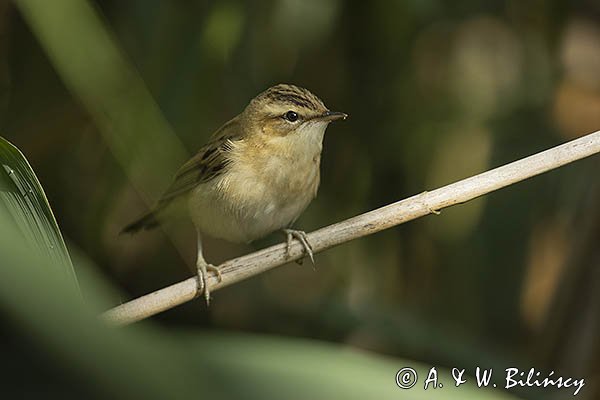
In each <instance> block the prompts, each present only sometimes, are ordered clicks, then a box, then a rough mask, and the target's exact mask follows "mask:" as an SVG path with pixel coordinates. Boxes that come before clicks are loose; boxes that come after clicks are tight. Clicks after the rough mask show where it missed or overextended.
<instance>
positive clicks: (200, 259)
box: [196, 231, 223, 305]
mask: <svg viewBox="0 0 600 400" xmlns="http://www.w3.org/2000/svg"><path fill="white" fill-rule="evenodd" d="M197 232H198V255H197V258H196V268H197V269H198V287H199V288H200V291H202V292H203V293H204V299H205V300H206V305H209V303H210V291H209V290H208V282H207V277H208V271H209V270H210V271H212V272H214V273H215V274H216V275H217V279H218V280H219V282H221V281H222V280H223V277H222V276H221V271H219V269H218V268H217V267H215V266H214V265H212V264H209V263H207V262H206V260H205V259H204V255H203V254H202V236H201V235H200V231H197Z"/></svg>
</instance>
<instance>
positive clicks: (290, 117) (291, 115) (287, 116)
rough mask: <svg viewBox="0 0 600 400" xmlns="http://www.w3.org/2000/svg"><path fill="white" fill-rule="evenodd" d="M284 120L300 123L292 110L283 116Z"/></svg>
mask: <svg viewBox="0 0 600 400" xmlns="http://www.w3.org/2000/svg"><path fill="white" fill-rule="evenodd" d="M283 118H285V119H287V120H288V121H290V122H296V121H298V114H297V113H295V112H294V111H291V110H290V111H288V112H286V113H285V114H284V115H283Z"/></svg>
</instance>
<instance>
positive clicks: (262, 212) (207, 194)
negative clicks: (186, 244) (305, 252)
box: [190, 141, 321, 242]
mask: <svg viewBox="0 0 600 400" xmlns="http://www.w3.org/2000/svg"><path fill="white" fill-rule="evenodd" d="M320 155H321V148H320V146H318V148H314V149H308V151H307V149H301V148H298V147H294V146H291V147H290V145H289V143H286V142H285V141H279V142H278V141H276V142H274V143H266V144H265V143H263V144H262V145H260V146H253V147H251V148H248V147H243V146H241V147H240V148H236V149H234V150H233V151H232V157H231V163H230V165H229V167H228V171H227V172H226V173H224V174H222V175H221V176H220V177H219V179H216V180H215V181H214V182H211V183H209V184H206V185H201V186H200V187H199V188H198V189H196V191H195V192H194V194H192V197H191V200H190V207H191V212H192V218H193V219H194V223H195V224H196V226H198V227H199V228H200V230H201V231H203V232H205V233H208V234H209V235H211V236H215V237H218V238H222V239H225V240H228V241H233V242H249V241H252V240H255V239H258V238H260V237H262V236H265V235H267V234H269V233H271V232H273V231H276V230H279V229H282V228H286V227H288V226H290V225H291V224H292V223H293V222H294V221H295V220H296V219H297V218H298V216H299V215H300V214H301V213H302V211H304V209H305V208H306V207H307V206H308V204H309V203H310V202H311V200H312V199H313V198H314V197H315V196H316V193H317V189H318V186H319V164H320ZM203 186H204V188H203Z"/></svg>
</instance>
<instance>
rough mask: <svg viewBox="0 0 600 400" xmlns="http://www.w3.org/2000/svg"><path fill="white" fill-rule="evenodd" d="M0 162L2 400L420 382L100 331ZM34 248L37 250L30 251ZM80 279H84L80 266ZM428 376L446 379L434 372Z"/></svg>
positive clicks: (318, 394) (257, 347) (42, 209)
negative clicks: (4, 325)
mask: <svg viewBox="0 0 600 400" xmlns="http://www.w3.org/2000/svg"><path fill="white" fill-rule="evenodd" d="M0 139H1V138H0ZM0 162H1V163H2V165H3V166H6V169H7V171H5V172H2V171H0V174H1V175H0V176H1V177H2V179H3V181H2V183H3V184H2V186H1V187H0V238H1V240H0V253H1V254H2V262H3V268H2V278H3V279H1V280H0V301H1V304H2V309H3V311H4V315H5V316H8V317H10V318H12V319H13V321H14V322H16V323H14V324H13V325H12V326H11V327H10V328H9V330H8V335H6V337H4V343H3V345H4V346H6V347H8V345H9V344H10V345H12V346H11V349H10V351H11V352H12V353H13V354H12V357H10V358H9V357H6V355H7V354H6V353H5V354H4V356H5V358H4V365H6V366H8V368H6V370H3V371H2V374H1V376H2V380H1V381H2V394H3V396H5V397H9V398H35V397H38V393H42V392H43V395H44V398H62V399H64V398H111V399H115V398H123V399H136V398H140V399H154V398H156V399H170V398H193V397H194V396H197V395H202V396H204V397H209V398H211V399H220V398H241V397H245V398H261V399H269V398H273V399H279V398H282V397H285V398H288V397H291V398H307V397H309V398H323V399H330V398H334V397H339V398H346V399H348V398H350V399H352V398H356V399H363V398H365V397H371V396H377V397H378V398H388V397H397V396H398V389H397V388H396V387H394V385H393V384H390V379H389V377H388V374H389V372H390V371H394V370H396V369H398V368H399V367H398V366H399V365H400V366H401V365H407V364H411V366H412V367H413V368H414V370H416V371H417V373H418V374H420V376H422V377H426V376H427V374H428V371H429V368H427V367H426V366H424V365H421V364H419V363H416V362H414V361H406V360H401V359H395V360H392V359H385V358H383V357H380V356H375V355H367V354H360V353H358V352H356V351H353V350H348V349H343V348H340V347H339V346H336V345H332V344H327V345H326V344H322V343H316V342H311V341H306V340H300V339H282V338H273V337H268V338H261V337H258V336H255V335H249V334H240V335H234V334H228V333H225V332H222V333H212V334H206V333H204V334H198V333H197V332H194V333H190V332H185V331H183V330H179V331H177V330H176V331H169V330H167V329H164V328H159V327H151V326H149V325H147V324H140V326H138V327H135V328H133V329H129V330H126V329H118V328H117V329H115V328H114V327H109V326H107V325H106V324H105V323H103V321H101V320H100V319H98V318H97V315H96V314H95V313H96V312H97V308H98V306H99V305H100V304H103V305H104V306H106V304H108V303H109V301H108V300H107V298H106V295H101V294H99V293H100V292H101V290H99V289H100V287H99V286H101V285H102V284H103V282H102V281H101V279H99V278H98V276H95V277H92V276H88V277H87V279H88V282H87V283H88V287H87V289H88V290H87V291H86V294H87V297H86V302H85V303H84V302H83V301H82V298H81V297H80V296H79V293H78V292H77V290H73V288H74V287H75V288H76V287H77V285H76V284H74V281H73V279H69V280H66V279H64V275H65V274H64V271H57V270H56V269H57V268H62V269H63V270H66V271H67V272H68V273H69V274H70V275H69V277H70V278H73V276H72V272H73V270H72V265H71V261H70V258H69V255H68V253H67V251H66V249H65V248H64V244H63V243H62V240H60V232H59V231H58V228H57V226H56V223H55V221H54V220H48V217H49V216H51V215H52V211H51V210H50V207H49V206H48V203H47V201H46V198H45V196H44V193H43V190H41V187H40V185H39V182H38V181H37V179H36V177H35V174H34V173H33V171H32V170H31V168H30V167H29V165H28V164H27V160H26V159H25V158H24V157H23V156H22V154H21V153H20V152H19V151H18V150H17V149H16V148H14V147H13V146H11V145H10V143H8V142H6V141H4V140H2V141H0ZM13 168H14V169H13ZM4 178H7V179H8V180H9V181H11V182H12V183H14V188H13V187H12V186H13V185H11V184H10V182H4ZM34 225H35V227H34ZM36 229H37V230H36ZM24 230H26V232H23V231H24ZM21 233H24V235H21ZM36 246H37V247H40V249H39V251H32V247H33V248H35V249H36V250H37V247H36ZM56 253H60V254H59V255H58V256H57V255H56ZM79 261H80V262H79V263H78V264H79V266H81V264H82V263H81V261H82V260H79ZM80 271H81V273H82V275H84V276H85V274H86V273H85V270H80ZM88 274H89V271H88ZM89 305H92V306H93V307H89ZM33 332H35V333H36V334H35V335H31V333H33ZM282 360H285V362H286V366H285V368H284V369H282V368H281V367H282V366H281V361H282ZM9 361H10V362H9ZM320 368H323V369H325V370H326V371H327V373H326V374H323V373H320V372H319V369H320ZM61 370H64V371H65V373H61ZM67 371H68V373H67ZM32 377H33V379H32ZM436 378H437V379H439V380H444V381H445V382H450V381H451V380H452V378H451V376H450V374H449V373H448V372H444V371H443V370H441V369H440V372H439V376H437V377H436ZM264 382H268V383H269V384H268V385H265V384H263V383H264ZM365 383H367V384H365ZM435 386H437V381H436V383H435ZM434 390H435V388H433V387H431V390H430V391H429V392H426V391H424V390H421V389H420V388H419V387H414V388H412V389H411V390H406V391H403V392H402V393H401V395H402V397H404V398H411V399H431V398H434V399H435V398H439V399H442V398H443V399H459V398H464V397H465V396H467V397H468V396H473V397H477V398H482V399H490V400H501V399H506V400H508V399H511V398H513V397H510V396H508V395H505V394H501V393H499V392H493V391H486V393H484V394H483V396H481V395H480V393H479V389H478V388H477V387H476V385H475V384H474V383H471V384H469V385H466V387H462V388H460V389H456V388H455V389H454V390H452V389H450V390H446V391H445V392H444V393H442V392H440V391H438V392H436V393H432V392H433V391H434ZM290 394H293V395H291V396H290Z"/></svg>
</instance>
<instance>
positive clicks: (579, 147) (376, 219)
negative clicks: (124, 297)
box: [103, 131, 600, 324]
mask: <svg viewBox="0 0 600 400" xmlns="http://www.w3.org/2000/svg"><path fill="white" fill-rule="evenodd" d="M596 153H600V131H597V132H594V133H591V134H589V135H586V136H583V137H581V138H579V139H576V140H573V141H570V142H567V143H565V144H562V145H560V146H557V147H554V148H552V149H549V150H546V151H543V152H541V153H537V154H535V155H532V156H529V157H526V158H523V159H520V160H518V161H515V162H512V163H510V164H506V165H504V166H501V167H498V168H495V169H492V170H490V171H487V172H484V173H482V174H479V175H475V176H472V177H470V178H467V179H463V180H461V181H458V182H455V183H452V184H450V185H447V186H443V187H441V188H439V189H436V190H433V191H429V192H423V193H421V194H418V195H415V196H412V197H410V198H408V199H405V200H402V201H399V202H396V203H392V204H390V205H387V206H385V207H381V208H378V209H376V210H373V211H370V212H367V213H365V214H361V215H359V216H356V217H354V218H350V219H347V220H345V221H342V222H339V223H337V224H334V225H330V226H328V227H325V228H322V229H319V230H317V231H314V232H312V233H310V234H308V240H309V241H310V243H311V244H312V247H313V251H314V252H315V253H316V252H319V251H323V250H326V249H328V248H331V247H333V246H337V245H339V244H342V243H344V242H347V241H350V240H352V239H357V238H360V237H363V236H366V235H370V234H373V233H376V232H379V231H382V230H384V229H388V228H391V227H393V226H396V225H399V224H402V223H404V222H407V221H411V220H413V219H416V218H420V217H423V216H425V215H428V214H431V213H434V214H438V213H439V211H438V210H441V209H443V208H446V207H450V206H453V205H456V204H461V203H465V202H467V201H469V200H472V199H475V198H477V197H479V196H482V195H484V194H487V193H490V192H493V191H495V190H498V189H501V188H503V187H506V186H509V185H512V184H514V183H517V182H520V181H523V180H525V179H527V178H531V177H533V176H536V175H539V174H542V173H544V172H547V171H550V170H552V169H555V168H558V167H561V166H563V165H565V164H568V163H571V162H573V161H576V160H580V159H582V158H585V157H589V156H591V155H593V154H596ZM303 256H304V253H303V247H302V245H301V244H300V243H299V242H298V241H295V242H294V243H293V246H292V247H291V249H290V253H289V254H287V252H286V245H285V244H283V243H282V244H279V245H275V246H271V247H268V248H266V249H263V250H260V251H257V252H254V253H251V254H248V255H246V256H243V257H239V258H235V259H233V260H230V261H226V262H225V263H223V264H221V266H220V267H219V269H220V271H221V274H222V278H223V279H222V281H221V282H218V281H217V279H216V277H214V276H211V277H210V278H209V279H208V286H209V288H210V290H211V291H214V290H217V289H220V288H222V287H225V286H229V285H231V284H233V283H236V282H239V281H242V280H244V279H247V278H249V277H251V276H254V275H258V274H260V273H262V272H265V271H267V270H269V269H271V268H275V267H278V266H280V265H283V264H285V263H287V262H290V261H294V260H298V259H300V258H302V257H303ZM199 294H200V293H199V287H198V282H197V279H196V278H195V277H194V278H189V279H187V280H185V281H183V282H179V283H177V284H174V285H171V286H169V287H166V288H164V289H161V290H158V291H156V292H153V293H150V294H148V295H146V296H142V297H140V298H138V299H135V300H132V301H130V302H128V303H125V304H122V305H120V306H118V307H115V308H113V309H112V310H109V311H107V312H106V313H105V314H104V315H103V317H104V318H105V319H106V320H108V321H111V322H113V323H118V324H126V323H131V322H135V321H138V320H141V319H144V318H147V317H149V316H151V315H154V314H157V313H159V312H162V311H165V310H168V309H170V308H172V307H175V306H177V305H179V304H182V303H184V302H187V301H189V300H192V299H193V298H195V297H197V296H198V295H199Z"/></svg>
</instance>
